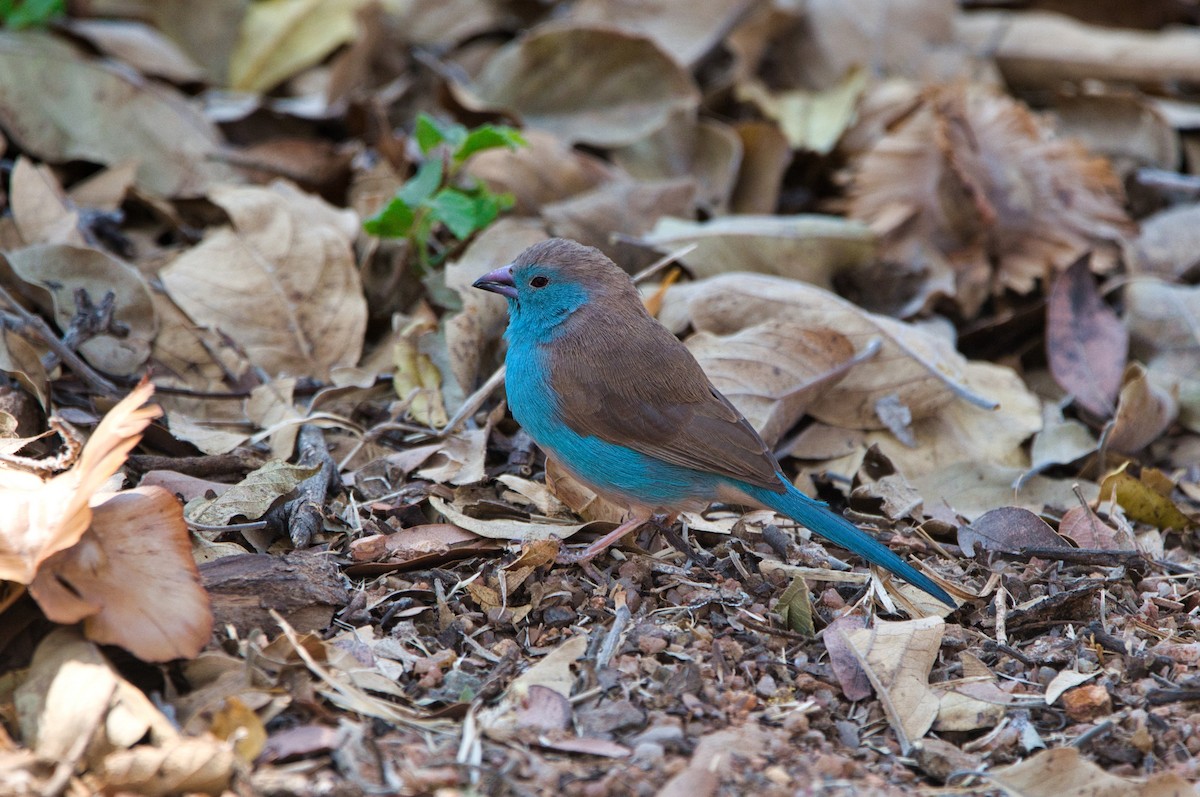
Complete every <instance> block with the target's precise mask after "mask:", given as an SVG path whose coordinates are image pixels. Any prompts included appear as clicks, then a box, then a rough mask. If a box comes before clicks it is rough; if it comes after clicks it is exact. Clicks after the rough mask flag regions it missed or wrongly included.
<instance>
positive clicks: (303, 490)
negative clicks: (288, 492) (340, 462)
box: [263, 423, 337, 548]
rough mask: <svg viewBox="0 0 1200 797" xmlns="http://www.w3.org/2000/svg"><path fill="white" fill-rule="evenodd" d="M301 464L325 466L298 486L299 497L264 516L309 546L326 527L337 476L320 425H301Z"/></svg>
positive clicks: (295, 543)
mask: <svg viewBox="0 0 1200 797" xmlns="http://www.w3.org/2000/svg"><path fill="white" fill-rule="evenodd" d="M298 445H299V449H300V456H299V458H298V462H299V464H300V465H310V466H311V465H320V466H321V469H320V470H318V471H317V472H316V473H314V474H313V475H312V476H309V477H308V478H307V479H305V480H304V481H302V482H300V484H299V485H297V486H296V497H295V498H293V499H292V500H290V501H287V502H285V503H283V504H280V505H279V506H278V507H276V508H275V509H272V510H271V511H270V512H268V513H267V514H266V515H264V516H263V520H265V521H267V524H268V526H269V527H272V528H276V529H279V530H280V531H282V530H283V529H287V532H288V536H289V537H290V538H291V540H292V545H293V546H295V547H296V548H307V547H308V545H309V543H311V542H312V538H313V535H314V534H316V533H317V532H318V531H320V530H321V528H322V527H323V526H324V522H325V515H324V513H323V512H322V511H321V507H322V506H324V504H325V497H326V495H327V494H328V492H329V489H330V487H331V486H332V485H333V482H334V479H335V478H336V476H337V463H336V462H334V461H333V457H331V456H330V455H329V447H328V446H326V445H325V436H324V434H323V433H322V431H321V429H320V427H318V426H314V425H312V424H307V423H306V424H304V425H303V426H301V427H300V440H299V443H298Z"/></svg>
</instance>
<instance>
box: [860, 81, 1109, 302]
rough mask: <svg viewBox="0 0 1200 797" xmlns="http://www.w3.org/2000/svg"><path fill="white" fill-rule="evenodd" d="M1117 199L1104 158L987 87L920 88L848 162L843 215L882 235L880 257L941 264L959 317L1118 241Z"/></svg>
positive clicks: (1026, 288) (1023, 290)
mask: <svg viewBox="0 0 1200 797" xmlns="http://www.w3.org/2000/svg"><path fill="white" fill-rule="evenodd" d="M1122 201H1123V195H1122V190H1121V185H1120V183H1119V181H1118V180H1117V178H1116V176H1115V175H1114V174H1113V172H1112V170H1111V168H1110V167H1109V165H1108V163H1107V161H1105V160H1104V159H1103V158H1099V157H1095V156H1092V155H1091V154H1089V153H1088V152H1087V151H1086V150H1085V149H1084V148H1083V146H1082V145H1080V144H1079V143H1078V142H1076V141H1074V140H1071V139H1063V138H1058V137H1056V136H1055V135H1054V133H1053V131H1052V130H1051V129H1050V128H1049V127H1048V126H1047V125H1046V123H1045V122H1043V121H1041V120H1040V119H1038V118H1037V117H1035V116H1034V115H1033V114H1032V113H1030V112H1029V110H1028V109H1026V108H1025V107H1024V106H1022V105H1020V104H1018V103H1017V102H1016V101H1014V100H1012V99H1010V98H1009V97H1007V96H1005V95H1003V94H1001V93H1000V92H998V91H997V90H995V89H993V88H990V87H987V86H981V85H977V84H968V83H956V84H952V85H948V86H938V87H934V88H931V89H928V90H927V91H926V92H924V94H923V95H922V102H921V104H920V105H919V107H918V108H917V109H916V110H915V111H913V112H912V113H910V114H909V115H908V116H907V117H905V118H904V119H903V120H902V121H900V122H899V123H897V124H896V125H895V126H894V127H893V128H892V129H891V131H890V132H889V133H888V134H887V135H885V136H883V138H881V139H879V140H878V141H877V142H876V143H875V144H874V146H873V147H871V148H870V149H869V150H868V151H867V152H866V153H865V154H864V155H863V156H862V157H861V158H860V159H859V162H858V164H857V172H856V175H855V178H854V184H853V186H852V189H851V206H850V216H851V217H852V218H855V219H860V220H862V221H865V222H867V223H869V224H871V225H872V226H873V227H875V228H876V229H877V231H878V232H880V233H883V234H885V235H886V238H885V254H886V253H887V252H895V253H898V254H900V255H903V254H905V253H907V252H909V251H910V250H911V249H912V248H913V247H914V246H915V247H916V248H917V249H918V250H919V251H921V252H924V254H925V256H926V257H927V258H928V259H930V260H931V261H934V262H937V261H942V262H948V263H949V264H950V265H951V266H952V267H953V269H954V271H955V273H956V275H957V300H958V303H959V305H960V306H961V307H962V309H963V312H964V314H965V315H968V316H970V315H973V314H974V313H975V312H976V311H977V310H978V308H979V306H980V305H981V304H982V303H983V301H984V300H985V299H986V298H987V297H988V296H989V295H991V294H994V293H997V292H999V291H1001V290H1004V289H1011V290H1014V291H1017V292H1019V293H1028V292H1029V291H1030V290H1032V289H1033V287H1034V284H1035V283H1036V281H1037V280H1038V279H1041V278H1043V277H1045V276H1047V275H1048V274H1052V273H1054V272H1055V271H1057V270H1060V269H1063V268H1065V267H1066V266H1067V265H1068V264H1070V263H1071V262H1073V261H1074V260H1076V259H1077V258H1078V257H1079V256H1080V255H1081V254H1083V253H1084V252H1086V251H1088V250H1090V249H1093V248H1096V247H1099V246H1103V245H1105V244H1112V243H1117V242H1120V241H1122V240H1123V239H1124V237H1125V236H1126V235H1128V234H1130V233H1131V232H1132V224H1131V223H1130V221H1129V219H1128V217H1127V216H1126V215H1125V211H1124V210H1123V208H1122ZM898 259H901V260H903V259H904V257H899V258H898Z"/></svg>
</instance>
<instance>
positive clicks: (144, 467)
mask: <svg viewBox="0 0 1200 797" xmlns="http://www.w3.org/2000/svg"><path fill="white" fill-rule="evenodd" d="M127 461H128V463H129V466H130V467H131V468H133V469H134V470H136V471H138V472H141V473H145V472H147V471H152V470H171V471H175V472H176V473H184V474H187V475H188V476H196V477H199V478H207V477H209V476H228V475H229V474H230V473H236V472H239V471H243V472H249V471H252V470H255V469H257V468H261V467H262V466H263V465H265V464H267V459H266V457H263V456H261V455H259V454H255V453H254V452H252V451H246V450H244V449H238V450H235V451H231V452H230V453H228V454H212V455H208V456H200V457H163V456H157V455H154V454H133V455H131V456H130V457H129V459H128V460H127Z"/></svg>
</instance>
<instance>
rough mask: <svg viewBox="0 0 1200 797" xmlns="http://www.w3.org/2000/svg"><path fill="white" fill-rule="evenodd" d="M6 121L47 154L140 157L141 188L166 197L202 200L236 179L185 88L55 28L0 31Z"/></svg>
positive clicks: (114, 159)
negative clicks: (78, 43)
mask: <svg viewBox="0 0 1200 797" xmlns="http://www.w3.org/2000/svg"><path fill="white" fill-rule="evenodd" d="M60 86H70V87H71V91H62V90H60V89H59V88H58V87H60ZM0 124H2V125H3V127H4V130H5V132H6V133H8V134H10V135H11V136H12V138H13V139H14V140H15V141H17V142H18V143H19V144H20V145H21V148H22V149H23V150H24V151H25V152H27V153H29V154H31V155H34V156H36V157H38V158H40V159H43V160H48V161H52V162H64V161H69V160H84V161H91V162H93V163H103V164H107V165H111V164H115V163H120V162H122V161H126V160H128V159H130V158H136V159H137V161H138V185H139V186H141V187H143V188H145V189H148V190H149V191H151V192H154V193H157V194H163V195H166V196H197V195H200V194H202V193H203V192H204V191H205V190H206V189H207V188H208V187H209V185H211V184H212V183H214V182H216V181H219V180H222V179H228V178H229V177H230V176H231V175H232V172H231V170H230V169H229V168H228V167H227V166H225V165H224V164H222V163H221V162H220V160H219V159H218V158H217V157H216V155H217V151H218V149H219V148H220V146H221V138H220V134H219V133H218V132H217V129H216V128H215V127H214V126H213V125H212V124H211V123H210V122H209V121H208V120H207V119H205V118H204V116H203V114H201V113H200V111H199V110H197V109H196V108H194V107H193V106H192V105H191V104H190V103H189V102H188V100H187V99H186V98H185V97H184V96H183V95H182V94H179V93H177V92H175V91H172V90H170V89H168V88H166V87H164V86H162V85H158V84H155V83H151V82H149V81H144V80H141V79H140V78H139V77H137V76H135V75H132V74H131V73H130V72H129V71H128V70H120V69H117V68H114V67H112V66H109V65H106V64H104V63H103V62H100V61H96V60H93V59H90V58H85V57H83V56H81V55H80V54H79V53H78V52H77V51H76V50H75V49H74V48H73V47H70V46H69V45H67V44H65V43H64V42H63V41H61V40H59V39H57V38H54V37H53V36H51V35H50V34H48V33H36V32H28V31H24V32H19V33H18V32H14V31H11V30H5V31H3V32H2V33H0Z"/></svg>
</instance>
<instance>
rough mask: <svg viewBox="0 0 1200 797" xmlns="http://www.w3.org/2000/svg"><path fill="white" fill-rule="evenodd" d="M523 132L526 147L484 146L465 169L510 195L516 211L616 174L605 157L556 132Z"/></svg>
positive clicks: (531, 211) (530, 211) (531, 209)
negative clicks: (568, 140) (590, 151)
mask: <svg viewBox="0 0 1200 797" xmlns="http://www.w3.org/2000/svg"><path fill="white" fill-rule="evenodd" d="M522 135H524V136H525V141H526V142H528V144H529V146H527V147H521V148H520V149H515V150H514V149H509V148H508V147H497V148H496V149H489V150H485V151H483V152H480V153H478V154H477V155H473V156H472V157H471V159H470V160H468V161H467V164H466V167H465V171H466V172H467V173H468V174H470V175H471V176H473V177H475V178H477V179H480V180H482V181H483V182H484V183H486V184H487V186H488V187H489V188H490V189H491V190H493V191H495V192H497V193H504V192H507V193H510V194H512V195H513V198H514V199H515V200H516V204H515V205H514V207H513V211H514V212H515V213H517V214H520V215H535V214H537V212H538V211H539V210H540V209H541V207H542V206H543V205H546V204H549V203H551V202H558V201H561V200H564V199H566V198H567V197H571V196H575V195H576V194H581V193H583V192H584V191H589V190H591V189H593V188H596V187H598V186H599V185H601V184H603V183H604V182H606V181H608V180H610V179H613V178H614V177H615V176H616V174H615V172H616V170H614V169H613V167H612V166H611V165H609V164H608V163H607V162H606V161H603V160H601V159H599V158H597V157H595V156H592V155H588V154H586V153H583V152H580V151H578V150H576V149H574V148H573V147H571V146H570V145H569V144H567V143H565V142H563V141H561V140H560V139H559V138H557V137H556V136H553V135H551V134H549V133H546V132H543V131H541V130H526V131H522ZM504 221H505V219H501V220H500V222H498V223H499V224H503V223H504ZM493 226H495V225H493ZM488 229H489V230H490V229H492V227H488ZM486 232H487V231H486V230H485V231H484V234H486ZM475 240H476V241H477V240H478V238H476V239H475Z"/></svg>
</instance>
